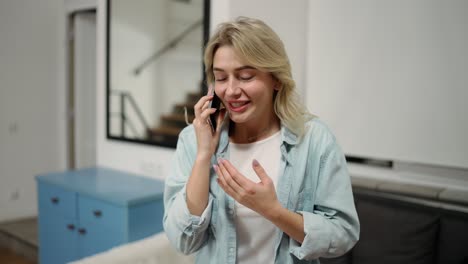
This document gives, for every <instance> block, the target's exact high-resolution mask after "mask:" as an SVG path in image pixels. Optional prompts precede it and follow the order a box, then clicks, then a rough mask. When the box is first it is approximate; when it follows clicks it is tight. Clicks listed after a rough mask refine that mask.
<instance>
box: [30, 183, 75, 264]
mask: <svg viewBox="0 0 468 264" xmlns="http://www.w3.org/2000/svg"><path fill="white" fill-rule="evenodd" d="M38 189H39V192H38V195H39V245H40V246H39V258H40V263H42V264H56V263H57V264H59V263H60V264H62V263H67V262H69V261H73V260H76V259H77V258H78V257H79V256H78V247H77V245H78V244H77V243H78V240H77V239H78V237H77V233H76V229H77V218H76V193H74V192H70V191H66V190H64V189H62V188H60V187H58V186H55V185H53V184H48V183H42V182H39V183H38Z"/></svg>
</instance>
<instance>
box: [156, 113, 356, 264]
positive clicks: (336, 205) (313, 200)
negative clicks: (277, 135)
mask: <svg viewBox="0 0 468 264" xmlns="http://www.w3.org/2000/svg"><path fill="white" fill-rule="evenodd" d="M281 137H282V144H281V153H282V156H281V165H280V173H279V179H278V183H277V190H276V192H277V196H278V199H279V201H280V202H281V204H282V205H283V206H284V207H285V208H287V209H289V210H290V211H293V212H297V213H299V214H301V215H302V216H303V217H304V233H305V234H306V236H305V238H304V241H303V243H302V244H300V243H298V242H296V241H295V240H293V239H292V238H290V237H289V236H288V235H287V234H285V233H283V232H282V231H281V230H280V229H278V230H277V234H276V237H274V238H272V239H275V241H276V245H277V247H276V257H275V263H277V264H287V263H319V261H318V260H317V259H318V258H319V257H325V258H327V257H336V256H339V255H342V254H344V253H345V252H347V251H348V250H349V249H351V248H352V247H353V246H354V244H355V243H356V242H357V240H358V238H359V220H358V216H357V213H356V209H355V207H354V201H353V194H352V189H351V182H350V177H349V174H348V171H347V168H346V160H345V158H344V155H343V153H342V151H341V149H340V147H339V146H338V144H337V142H336V139H335V137H334V136H333V134H332V133H331V132H330V130H329V129H328V128H327V126H326V125H325V124H323V123H322V122H321V121H319V120H318V119H317V118H315V119H312V120H311V121H309V122H308V123H307V124H306V132H305V134H304V136H303V137H302V138H298V137H297V136H296V135H295V134H293V133H292V132H291V131H290V130H289V129H287V128H286V127H284V126H282V127H281ZM196 148H197V143H196V135H195V130H194V128H193V126H188V127H186V128H185V129H184V130H183V131H182V132H181V133H180V136H179V142H178V144H177V150H176V153H175V158H174V164H173V166H172V173H171V174H170V176H169V177H168V178H167V179H166V188H165V192H164V206H165V212H164V219H163V224H164V230H165V231H166V234H167V236H168V238H169V240H170V241H171V243H172V244H173V246H174V247H175V248H176V249H177V250H179V251H181V252H182V253H184V254H192V253H196V254H197V255H196V263H203V264H207V263H213V264H214V263H216V264H219V263H223V264H235V263H236V250H237V248H236V247H237V240H236V227H235V223H234V219H235V213H236V212H235V206H234V204H235V201H234V199H232V198H231V197H230V196H228V195H227V194H226V193H225V192H224V191H223V190H222V189H221V188H220V187H219V186H218V183H217V182H216V177H217V176H216V174H215V172H214V170H213V168H212V169H211V171H210V194H209V202H208V206H207V207H206V209H205V211H204V212H203V214H202V215H201V216H200V217H198V216H195V215H191V214H190V213H189V210H188V208H187V203H186V183H187V180H188V178H189V176H190V174H191V170H192V165H193V164H194V161H195V156H196ZM228 148H229V137H228V129H227V127H224V128H223V130H222V132H221V137H220V142H219V145H218V148H217V151H216V154H215V155H213V158H212V160H211V163H212V164H215V163H216V160H217V158H225V159H229V156H228V154H229V151H228Z"/></svg>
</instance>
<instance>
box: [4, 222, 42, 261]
mask: <svg viewBox="0 0 468 264" xmlns="http://www.w3.org/2000/svg"><path fill="white" fill-rule="evenodd" d="M37 248H38V236H37V218H35V217H34V218H25V219H18V220H15V221H8V222H2V223H0V263H2V264H4V263H5V264H7V263H12V264H16V263H18V264H20V263H21V264H22V263H37V255H38V254H37ZM21 261H23V262H21ZM24 261H26V262H24ZM28 261H29V262H28Z"/></svg>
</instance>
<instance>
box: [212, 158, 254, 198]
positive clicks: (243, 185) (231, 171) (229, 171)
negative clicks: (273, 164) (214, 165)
mask: <svg viewBox="0 0 468 264" xmlns="http://www.w3.org/2000/svg"><path fill="white" fill-rule="evenodd" d="M220 166H221V167H222V168H224V169H225V170H226V172H224V171H223V173H224V174H225V175H229V177H230V178H231V179H232V182H233V183H232V184H231V186H232V187H233V189H234V190H236V191H237V192H238V193H242V194H243V193H245V192H247V193H249V194H255V187H254V185H255V183H254V182H253V181H251V180H249V179H247V178H246V177H245V176H244V175H242V174H241V173H239V171H238V170H237V169H236V168H235V167H234V166H233V165H232V164H231V162H229V161H228V160H221V164H220Z"/></svg>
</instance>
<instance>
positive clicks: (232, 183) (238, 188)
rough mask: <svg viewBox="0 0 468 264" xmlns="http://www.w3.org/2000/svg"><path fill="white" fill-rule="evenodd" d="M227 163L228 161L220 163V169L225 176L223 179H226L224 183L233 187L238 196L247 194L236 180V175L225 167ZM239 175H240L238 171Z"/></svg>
mask: <svg viewBox="0 0 468 264" xmlns="http://www.w3.org/2000/svg"><path fill="white" fill-rule="evenodd" d="M225 161H226V160H220V161H219V162H218V165H219V169H220V171H221V172H222V174H223V179H224V182H226V184H227V185H228V186H229V187H231V188H232V189H233V190H234V191H235V192H236V193H237V194H245V192H246V191H245V190H244V188H243V186H240V185H239V184H238V183H237V182H236V180H235V179H234V177H233V176H234V175H233V174H231V173H230V172H229V171H228V170H227V169H226V166H225ZM235 173H237V174H239V173H238V172H237V170H236V172H235Z"/></svg>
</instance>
